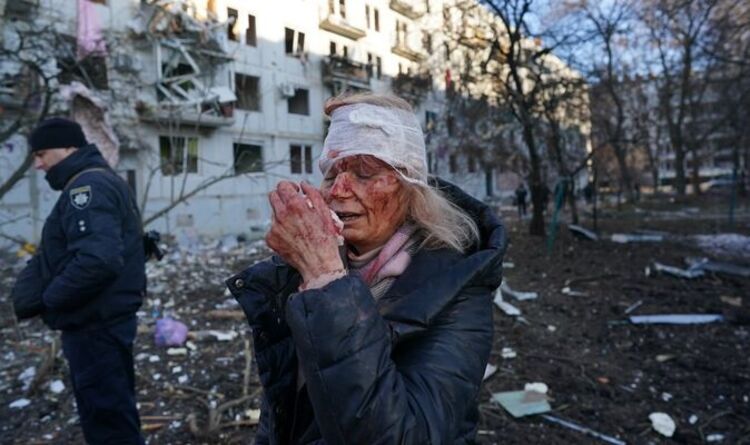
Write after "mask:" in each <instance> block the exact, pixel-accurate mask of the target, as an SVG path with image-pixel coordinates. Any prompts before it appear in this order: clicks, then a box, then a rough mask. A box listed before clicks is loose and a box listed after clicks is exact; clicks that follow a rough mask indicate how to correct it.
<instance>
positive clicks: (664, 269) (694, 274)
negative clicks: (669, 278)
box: [654, 262, 705, 279]
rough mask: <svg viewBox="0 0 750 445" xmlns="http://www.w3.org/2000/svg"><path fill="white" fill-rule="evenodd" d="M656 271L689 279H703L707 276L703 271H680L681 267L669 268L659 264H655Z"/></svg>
mask: <svg viewBox="0 0 750 445" xmlns="http://www.w3.org/2000/svg"><path fill="white" fill-rule="evenodd" d="M654 270H655V271H657V272H663V273H666V274H669V275H673V276H676V277H679V278H687V279H693V278H698V277H702V276H703V275H704V274H705V272H704V271H703V270H702V269H692V268H691V269H680V268H679V267H674V266H667V265H666V264H661V263H658V262H654Z"/></svg>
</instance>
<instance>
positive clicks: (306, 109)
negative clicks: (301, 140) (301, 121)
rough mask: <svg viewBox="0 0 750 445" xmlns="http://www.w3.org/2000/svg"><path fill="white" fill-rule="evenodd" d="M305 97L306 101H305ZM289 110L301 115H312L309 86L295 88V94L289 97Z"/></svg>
mask: <svg viewBox="0 0 750 445" xmlns="http://www.w3.org/2000/svg"><path fill="white" fill-rule="evenodd" d="M303 97H304V103H303ZM293 109H294V111H293ZM287 112H288V113H289V114H296V115H299V116H309V115H310V90H309V89H307V88H295V89H294V96H292V97H290V98H288V99H287Z"/></svg>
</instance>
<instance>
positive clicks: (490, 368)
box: [482, 363, 497, 381]
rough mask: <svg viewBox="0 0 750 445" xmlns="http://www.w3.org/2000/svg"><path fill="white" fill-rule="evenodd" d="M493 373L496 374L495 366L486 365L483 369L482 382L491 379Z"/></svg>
mask: <svg viewBox="0 0 750 445" xmlns="http://www.w3.org/2000/svg"><path fill="white" fill-rule="evenodd" d="M495 372H497V366H495V365H493V364H490V363H487V367H486V368H484V377H482V381H484V380H487V379H488V378H490V377H492V375H493V374H495Z"/></svg>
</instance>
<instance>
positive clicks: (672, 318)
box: [629, 314, 724, 324]
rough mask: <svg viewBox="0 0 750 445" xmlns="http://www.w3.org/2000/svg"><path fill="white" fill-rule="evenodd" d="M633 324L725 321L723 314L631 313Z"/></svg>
mask: <svg viewBox="0 0 750 445" xmlns="http://www.w3.org/2000/svg"><path fill="white" fill-rule="evenodd" d="M629 319H630V322H631V323H633V324H706V323H716V322H721V321H724V316H723V315H721V314H660V315H631V316H630V317H629Z"/></svg>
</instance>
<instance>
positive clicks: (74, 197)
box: [70, 185, 91, 210]
mask: <svg viewBox="0 0 750 445" xmlns="http://www.w3.org/2000/svg"><path fill="white" fill-rule="evenodd" d="M90 202H91V186H90V185H84V186H81V187H76V188H74V189H71V190H70V203H71V204H73V207H75V208H77V209H78V210H83V209H85V208H86V207H88V205H89V203H90Z"/></svg>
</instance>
